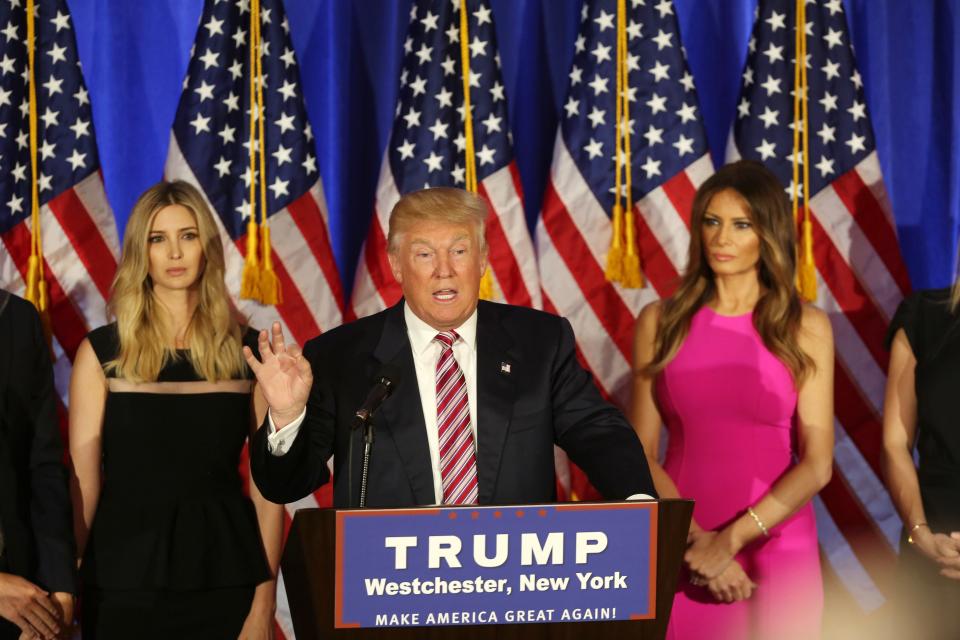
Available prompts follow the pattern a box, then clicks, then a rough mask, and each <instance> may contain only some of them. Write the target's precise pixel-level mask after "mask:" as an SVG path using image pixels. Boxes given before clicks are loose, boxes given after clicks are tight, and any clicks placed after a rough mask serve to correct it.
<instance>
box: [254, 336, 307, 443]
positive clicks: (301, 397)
mask: <svg viewBox="0 0 960 640" xmlns="http://www.w3.org/2000/svg"><path fill="white" fill-rule="evenodd" d="M271 333H272V336H271V335H268V334H267V331H266V330H263V331H261V332H260V338H259V342H258V346H259V348H260V360H257V357H256V356H255V355H254V354H253V351H252V350H251V349H250V347H244V348H243V356H244V357H245V358H246V360H247V364H248V365H249V366H250V370H251V371H253V374H254V375H255V376H257V384H258V385H259V386H260V390H261V391H262V392H263V397H264V398H265V399H266V400H267V404H268V405H269V406H270V417H271V418H272V419H273V423H274V425H275V426H276V427H277V429H282V428H283V427H285V426H286V425H288V424H289V423H291V422H293V420H294V419H296V417H297V416H299V415H300V414H301V413H302V412H303V408H304V407H305V406H306V405H307V398H308V397H309V396H310V386H311V385H312V384H313V372H312V371H311V370H310V363H309V362H308V361H307V359H306V358H304V357H303V352H301V351H300V348H299V347H297V346H296V345H290V346H287V345H285V344H284V341H283V331H282V330H281V329H280V323H279V322H274V323H273V327H272V328H271Z"/></svg>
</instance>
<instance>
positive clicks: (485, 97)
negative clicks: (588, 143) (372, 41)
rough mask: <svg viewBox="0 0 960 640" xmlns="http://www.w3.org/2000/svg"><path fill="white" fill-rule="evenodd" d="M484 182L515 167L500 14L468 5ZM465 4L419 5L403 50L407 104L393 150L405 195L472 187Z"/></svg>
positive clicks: (420, 1)
mask: <svg viewBox="0 0 960 640" xmlns="http://www.w3.org/2000/svg"><path fill="white" fill-rule="evenodd" d="M466 7H467V12H468V14H469V15H468V19H467V24H468V33H469V38H470V42H469V50H470V74H469V75H470V101H471V112H472V116H473V123H474V124H473V132H474V140H475V141H476V142H475V145H476V146H475V154H476V162H477V179H478V180H480V181H482V180H483V179H484V178H486V177H487V176H489V175H490V174H492V173H494V172H495V171H497V170H498V169H501V168H502V167H504V166H506V165H508V164H510V162H511V160H513V152H512V150H511V140H510V127H509V124H508V121H507V106H506V104H507V103H506V97H505V95H504V86H503V79H502V76H501V72H500V56H499V54H498V53H497V51H498V50H497V42H496V33H495V30H494V26H493V14H492V11H491V10H490V6H489V3H488V2H487V1H486V0H482V1H478V0H470V1H468V2H467V3H466ZM460 47H461V45H460V2H459V0H453V1H451V0H416V1H415V2H414V3H413V6H412V7H411V8H410V25H409V27H408V29H407V38H406V41H405V42H404V45H403V50H404V58H403V70H402V71H401V75H400V85H401V86H400V97H399V100H398V102H397V111H396V116H395V120H394V124H393V131H392V133H391V136H390V143H389V147H388V151H387V152H388V154H389V161H390V168H391V169H392V172H393V175H394V178H395V180H396V182H397V188H398V190H399V191H400V193H407V192H409V191H414V190H417V189H422V188H425V187H439V186H459V187H463V186H465V171H466V166H465V161H464V157H465V150H466V136H465V135H464V108H463V75H462V63H461V49H460Z"/></svg>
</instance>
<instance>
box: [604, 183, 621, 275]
mask: <svg viewBox="0 0 960 640" xmlns="http://www.w3.org/2000/svg"><path fill="white" fill-rule="evenodd" d="M622 229H623V207H622V206H621V205H620V203H619V202H618V203H617V204H615V205H613V237H612V238H610V250H609V251H607V268H606V269H605V270H604V275H606V276H607V281H608V282H620V281H621V280H622V279H623V244H622V243H621V240H620V234H621V230H622Z"/></svg>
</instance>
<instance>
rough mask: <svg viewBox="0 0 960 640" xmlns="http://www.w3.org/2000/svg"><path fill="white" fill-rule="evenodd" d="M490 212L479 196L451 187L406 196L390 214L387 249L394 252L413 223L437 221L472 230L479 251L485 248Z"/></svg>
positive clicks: (431, 189)
mask: <svg viewBox="0 0 960 640" xmlns="http://www.w3.org/2000/svg"><path fill="white" fill-rule="evenodd" d="M489 213H490V209H489V208H488V207H487V202H486V200H484V199H483V198H481V197H480V196H478V195H477V194H475V193H471V192H469V191H465V190H463V189H457V188H454V187H433V188H430V189H421V190H419V191H411V192H410V193H408V194H405V195H404V196H403V197H402V198H400V200H398V201H397V204H395V205H394V206H393V210H392V211H391V212H390V228H389V230H388V232H387V250H388V251H390V252H391V253H395V252H396V251H397V249H398V248H399V247H398V246H397V242H398V241H399V240H398V239H399V237H400V236H401V235H402V234H403V233H404V232H406V231H408V230H409V229H410V227H412V226H413V225H414V224H415V223H416V222H423V221H428V222H440V223H446V224H462V225H466V226H469V227H472V228H473V230H474V232H475V239H476V240H477V246H478V247H479V248H480V251H481V252H485V251H486V249H487V240H486V235H485V233H484V230H485V228H486V221H487V216H488V215H489Z"/></svg>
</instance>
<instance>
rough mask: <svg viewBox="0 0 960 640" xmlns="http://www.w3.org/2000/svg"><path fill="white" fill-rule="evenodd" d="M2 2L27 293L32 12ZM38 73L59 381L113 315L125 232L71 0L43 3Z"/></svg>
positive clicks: (8, 155)
mask: <svg viewBox="0 0 960 640" xmlns="http://www.w3.org/2000/svg"><path fill="white" fill-rule="evenodd" d="M24 5H25V3H23V2H3V3H0V26H2V27H3V28H2V29H0V239H2V249H0V287H3V288H5V289H8V290H11V291H13V292H14V293H16V294H18V295H21V296H22V295H24V290H25V283H24V281H25V278H26V275H27V260H28V259H29V257H30V246H31V237H32V233H34V232H35V231H36V229H33V228H31V220H30V210H31V185H32V183H31V172H30V127H29V108H30V106H29V92H28V79H29V68H28V64H27V17H26V10H25V6H24ZM36 7H37V11H36V17H35V20H36V22H35V24H36V33H37V37H36V50H35V65H36V66H35V70H36V73H35V78H36V96H37V103H38V104H37V116H38V118H37V125H38V126H37V140H36V144H37V158H38V166H37V169H38V174H37V180H38V186H39V193H40V204H41V209H40V234H41V239H42V241H43V254H44V257H45V267H44V270H45V274H46V281H47V284H48V287H49V307H48V310H49V314H50V319H51V323H52V328H53V348H54V356H55V358H56V362H55V364H54V372H55V379H56V385H57V390H58V391H59V394H60V397H61V399H62V400H63V401H64V403H65V402H66V398H67V387H68V384H69V380H70V366H71V365H70V363H71V362H72V360H73V357H74V355H75V354H76V351H77V347H79V346H80V343H81V342H82V341H83V339H84V337H86V334H87V332H88V331H89V330H90V329H93V328H96V327H99V326H101V325H103V324H106V322H107V317H106V299H107V296H108V294H109V291H110V284H111V282H112V281H113V275H114V272H115V271H116V267H117V257H118V252H119V246H120V243H119V239H118V238H117V228H116V225H115V223H114V218H113V212H112V211H111V210H110V205H109V204H108V203H107V198H106V194H105V193H104V189H103V180H102V177H101V175H100V160H99V157H98V154H97V143H96V138H95V136H94V130H93V114H92V111H91V109H90V97H89V95H88V93H87V88H86V85H85V84H84V81H83V74H82V73H81V69H80V62H79V60H78V59H77V45H76V39H75V37H74V32H73V24H72V22H71V19H70V12H69V10H68V9H67V5H66V2H64V1H63V0H41V1H38V2H37V4H36Z"/></svg>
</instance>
